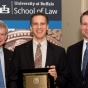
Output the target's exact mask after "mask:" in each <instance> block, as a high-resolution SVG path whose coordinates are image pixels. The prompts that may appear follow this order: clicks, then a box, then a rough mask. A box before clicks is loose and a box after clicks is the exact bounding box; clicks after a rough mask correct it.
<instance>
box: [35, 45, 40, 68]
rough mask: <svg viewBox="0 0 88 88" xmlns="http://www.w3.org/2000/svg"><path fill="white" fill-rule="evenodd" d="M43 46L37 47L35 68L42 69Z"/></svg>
mask: <svg viewBox="0 0 88 88" xmlns="http://www.w3.org/2000/svg"><path fill="white" fill-rule="evenodd" d="M40 47H41V44H40V43H39V44H38V45H37V49H36V54H35V68H41V67H42V52H41V49H40Z"/></svg>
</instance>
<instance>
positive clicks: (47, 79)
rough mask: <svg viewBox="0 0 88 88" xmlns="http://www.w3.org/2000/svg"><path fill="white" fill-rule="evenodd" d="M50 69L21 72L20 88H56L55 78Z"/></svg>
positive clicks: (19, 76)
mask: <svg viewBox="0 0 88 88" xmlns="http://www.w3.org/2000/svg"><path fill="white" fill-rule="evenodd" d="M48 70H49V68H38V69H25V70H20V71H19V75H18V78H19V83H20V88H54V78H53V77H52V76H50V75H49V73H48Z"/></svg>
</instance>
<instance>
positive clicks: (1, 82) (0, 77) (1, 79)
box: [0, 59, 5, 88]
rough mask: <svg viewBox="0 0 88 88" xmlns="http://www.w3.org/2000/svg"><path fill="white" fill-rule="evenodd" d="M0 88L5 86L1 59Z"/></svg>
mask: <svg viewBox="0 0 88 88" xmlns="http://www.w3.org/2000/svg"><path fill="white" fill-rule="evenodd" d="M0 88H5V85H4V79H3V73H2V66H1V59H0Z"/></svg>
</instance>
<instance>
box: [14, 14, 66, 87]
mask: <svg viewBox="0 0 88 88" xmlns="http://www.w3.org/2000/svg"><path fill="white" fill-rule="evenodd" d="M30 29H31V31H32V34H33V40H31V41H29V42H27V43H25V44H22V45H20V46H17V47H16V48H15V50H14V55H13V61H14V63H15V67H16V71H18V70H20V69H35V54H36V48H37V44H38V43H40V44H41V51H42V66H41V68H45V67H47V68H51V69H49V71H48V72H49V73H50V75H51V76H53V77H54V81H55V84H56V86H58V87H59V88H63V87H64V85H65V83H66V73H67V72H66V53H65V50H64V49H63V48H62V47H60V46H56V45H54V44H52V43H50V42H49V41H47V39H46V36H47V35H46V32H47V30H48V17H47V16H46V15H45V14H43V13H35V14H33V15H32V16H31V18H30Z"/></svg>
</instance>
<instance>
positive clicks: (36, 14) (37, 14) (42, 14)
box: [30, 12, 49, 25]
mask: <svg viewBox="0 0 88 88" xmlns="http://www.w3.org/2000/svg"><path fill="white" fill-rule="evenodd" d="M39 15H41V16H44V17H45V18H46V22H47V24H48V22H49V20H48V16H47V15H46V14H44V13H40V12H38V13H35V14H33V15H32V16H31V17H30V25H31V24H32V19H33V17H35V16H39Z"/></svg>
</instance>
